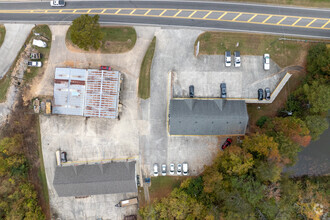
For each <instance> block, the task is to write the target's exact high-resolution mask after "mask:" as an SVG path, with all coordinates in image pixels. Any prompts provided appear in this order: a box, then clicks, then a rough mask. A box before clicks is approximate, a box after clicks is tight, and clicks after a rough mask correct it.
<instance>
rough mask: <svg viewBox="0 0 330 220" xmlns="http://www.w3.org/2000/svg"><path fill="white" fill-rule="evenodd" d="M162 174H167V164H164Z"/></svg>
mask: <svg viewBox="0 0 330 220" xmlns="http://www.w3.org/2000/svg"><path fill="white" fill-rule="evenodd" d="M162 176H166V164H163V165H162Z"/></svg>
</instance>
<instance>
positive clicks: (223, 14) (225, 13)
mask: <svg viewBox="0 0 330 220" xmlns="http://www.w3.org/2000/svg"><path fill="white" fill-rule="evenodd" d="M226 14H227V12H225V13H223V14H222V15H221V16H220V17H218V20H220V19H221V18H223V16H225V15H226Z"/></svg>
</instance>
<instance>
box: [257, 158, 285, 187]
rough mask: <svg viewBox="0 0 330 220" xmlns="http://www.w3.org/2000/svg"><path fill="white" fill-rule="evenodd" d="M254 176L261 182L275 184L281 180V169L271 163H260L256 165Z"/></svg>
mask: <svg viewBox="0 0 330 220" xmlns="http://www.w3.org/2000/svg"><path fill="white" fill-rule="evenodd" d="M254 170H255V174H256V177H257V179H259V180H260V181H261V182H271V183H274V182H277V181H278V180H280V178H281V172H282V168H281V167H279V166H278V165H277V164H275V163H273V162H264V161H260V162H258V163H257V164H256V168H255V169H254Z"/></svg>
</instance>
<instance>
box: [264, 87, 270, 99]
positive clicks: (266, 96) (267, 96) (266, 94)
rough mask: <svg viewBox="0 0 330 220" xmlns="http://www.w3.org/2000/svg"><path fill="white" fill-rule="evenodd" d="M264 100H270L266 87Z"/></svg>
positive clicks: (268, 89) (268, 90)
mask: <svg viewBox="0 0 330 220" xmlns="http://www.w3.org/2000/svg"><path fill="white" fill-rule="evenodd" d="M265 99H266V100H269V99H270V88H268V87H267V88H266V89H265Z"/></svg>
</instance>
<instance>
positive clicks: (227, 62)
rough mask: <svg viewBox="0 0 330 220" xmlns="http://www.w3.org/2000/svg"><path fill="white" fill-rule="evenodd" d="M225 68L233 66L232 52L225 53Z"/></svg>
mask: <svg viewBox="0 0 330 220" xmlns="http://www.w3.org/2000/svg"><path fill="white" fill-rule="evenodd" d="M225 66H227V67H228V66H231V53H230V51H225Z"/></svg>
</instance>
